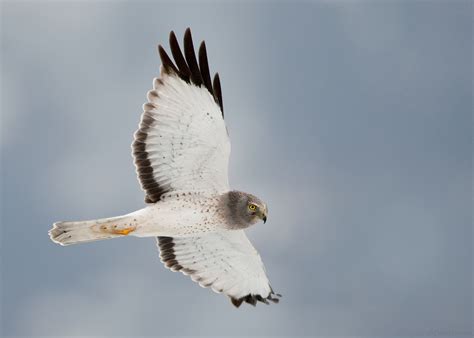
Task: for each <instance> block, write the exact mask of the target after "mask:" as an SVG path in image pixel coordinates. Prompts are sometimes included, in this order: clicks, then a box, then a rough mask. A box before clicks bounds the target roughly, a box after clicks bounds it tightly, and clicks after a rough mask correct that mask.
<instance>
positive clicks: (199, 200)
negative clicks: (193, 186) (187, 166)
mask: <svg viewBox="0 0 474 338" xmlns="http://www.w3.org/2000/svg"><path fill="white" fill-rule="evenodd" d="M218 201H219V200H218V197H208V196H206V195H203V194H199V193H179V194H177V193H172V194H167V195H165V196H163V199H162V200H160V201H159V202H157V203H155V204H153V205H150V206H148V207H147V208H145V214H144V221H143V222H142V225H141V226H140V227H139V228H138V229H137V230H136V231H135V235H136V236H138V237H148V236H193V235H197V234H202V233H207V232H213V231H216V230H217V229H222V227H223V224H224V222H225V219H224V217H223V213H222V211H220V210H219V206H218Z"/></svg>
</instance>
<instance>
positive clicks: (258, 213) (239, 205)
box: [219, 190, 268, 230]
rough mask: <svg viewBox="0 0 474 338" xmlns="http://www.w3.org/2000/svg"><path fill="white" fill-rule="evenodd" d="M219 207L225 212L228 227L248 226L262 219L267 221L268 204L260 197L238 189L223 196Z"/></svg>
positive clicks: (242, 227) (243, 227)
mask: <svg viewBox="0 0 474 338" xmlns="http://www.w3.org/2000/svg"><path fill="white" fill-rule="evenodd" d="M253 207H255V209H254V210H252V208H253ZM219 209H220V210H223V212H224V213H225V216H224V217H225V219H226V221H227V222H226V224H227V227H228V228H229V229H232V230H235V229H245V228H248V227H249V226H251V225H253V224H255V223H257V222H258V221H260V220H264V222H265V221H266V217H267V212H268V210H267V205H266V204H265V203H264V202H263V201H262V200H260V199H259V198H258V197H256V196H254V195H252V194H249V193H245V192H242V191H236V190H233V191H229V192H227V193H225V194H223V195H222V196H221V200H220V208H219Z"/></svg>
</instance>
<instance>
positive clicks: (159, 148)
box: [132, 29, 230, 203]
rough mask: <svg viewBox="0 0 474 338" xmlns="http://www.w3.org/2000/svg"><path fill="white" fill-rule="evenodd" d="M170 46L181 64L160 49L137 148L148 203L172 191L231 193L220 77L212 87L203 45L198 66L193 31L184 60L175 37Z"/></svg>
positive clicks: (188, 34)
mask: <svg viewBox="0 0 474 338" xmlns="http://www.w3.org/2000/svg"><path fill="white" fill-rule="evenodd" d="M170 46H171V52H172V55H173V58H174V60H175V62H176V65H175V64H174V63H173V61H172V60H171V59H170V57H169V56H168V54H167V53H166V51H165V50H164V48H163V47H162V46H159V47H158V51H159V54H160V58H161V61H162V67H161V74H160V78H157V79H154V81H153V89H152V90H150V91H149V92H148V94H147V99H148V102H147V103H145V104H144V105H143V111H144V112H143V114H142V118H141V122H140V125H139V129H138V130H137V132H136V133H135V140H134V142H133V144H132V148H133V156H134V159H135V161H134V162H135V166H136V169H137V174H138V178H139V180H140V183H141V186H142V188H143V190H145V192H146V198H145V201H146V202H147V203H155V202H157V201H158V200H159V199H160V197H161V196H162V195H163V194H165V193H168V192H175V191H176V192H179V191H210V192H214V193H215V192H223V191H227V190H228V189H229V183H228V177H227V176H228V174H227V169H228V168H227V167H228V161H229V155H230V141H229V138H228V134H227V129H226V126H225V122H224V119H223V108H222V94H221V87H220V81H219V77H218V75H217V74H216V77H215V78H214V83H213V85H212V84H211V81H210V72H209V65H208V61H207V53H206V47H205V44H204V43H202V44H201V47H200V50H199V65H198V62H197V59H196V55H195V53H194V47H193V42H192V37H191V31H190V30H189V29H187V30H186V33H185V36H184V51H185V54H184V56H183V53H182V52H181V49H180V47H179V44H178V41H177V39H176V36H175V34H174V33H173V32H171V33H170ZM216 78H217V82H216Z"/></svg>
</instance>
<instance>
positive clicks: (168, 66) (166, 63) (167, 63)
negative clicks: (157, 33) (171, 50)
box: [158, 45, 178, 73]
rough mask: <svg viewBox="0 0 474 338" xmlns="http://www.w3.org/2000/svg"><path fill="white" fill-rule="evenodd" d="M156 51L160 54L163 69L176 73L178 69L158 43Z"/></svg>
mask: <svg viewBox="0 0 474 338" xmlns="http://www.w3.org/2000/svg"><path fill="white" fill-rule="evenodd" d="M158 53H159V54H160V59H161V63H162V65H163V68H164V69H165V71H166V72H167V73H170V72H175V73H178V69H177V68H176V66H175V65H174V64H173V61H171V59H170V57H169V56H168V54H167V53H166V51H165V49H164V48H163V46H162V45H158Z"/></svg>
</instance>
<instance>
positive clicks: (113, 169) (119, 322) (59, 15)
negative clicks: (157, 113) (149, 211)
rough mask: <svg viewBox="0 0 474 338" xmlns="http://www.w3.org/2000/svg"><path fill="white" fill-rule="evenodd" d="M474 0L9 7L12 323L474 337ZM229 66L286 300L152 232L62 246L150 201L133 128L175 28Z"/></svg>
mask: <svg viewBox="0 0 474 338" xmlns="http://www.w3.org/2000/svg"><path fill="white" fill-rule="evenodd" d="M472 13H473V12H472V2H471V1H412V2H409V1H380V2H375V1H374V2H355V1H346V2H342V1H335V2H333V1H314V2H310V1H307V2H291V3H290V2H275V3H270V2H266V1H261V2H256V1H255V2H225V3H223V2H205V3H191V2H177V3H174V4H173V3H168V2H133V1H130V2H108V1H103V2H94V1H84V2H75V3H74V2H69V3H66V2H39V1H38V2H13V1H7V2H5V1H4V2H2V4H1V50H2V52H1V67H2V68H1V72H2V77H1V81H2V82H1V94H2V102H1V104H2V105H1V113H2V115H1V156H2V157H1V179H2V187H1V206H2V218H1V225H2V229H1V230H2V232H1V260H2V262H1V263H2V264H1V273H2V276H1V282H2V283H1V286H2V313H1V317H2V322H1V328H2V333H3V334H4V335H6V336H7V335H27V336H35V335H47V336H51V335H62V336H64V335H103V336H106V335H119V334H121V335H195V334H200V335H219V336H221V335H235V336H246V335H289V336H294V335H377V336H380V335H383V336H389V335H397V336H403V335H405V336H416V335H430V336H432V335H436V336H443V335H446V336H464V335H465V336H471V335H472V328H471V320H472V292H473V289H472V274H471V272H472V211H471V208H472V191H471V189H472V185H471V184H472V115H471V114H472V95H473V91H472V77H473V68H472V34H473V33H472ZM188 26H189V27H191V28H192V30H193V35H194V39H195V43H197V42H198V41H200V40H202V39H205V40H206V42H207V47H208V55H209V59H210V66H211V70H213V71H219V73H220V75H221V79H222V86H223V95H224V106H225V111H226V121H227V125H228V128H229V132H230V135H231V140H232V154H231V163H230V175H231V178H230V180H231V185H232V186H233V187H234V188H238V189H241V190H245V191H249V192H252V193H254V194H256V195H258V196H260V197H261V198H262V199H264V200H265V201H266V202H267V203H268V205H269V210H270V215H269V222H267V224H265V225H263V224H259V225H257V226H255V227H254V228H252V229H250V230H249V231H248V235H249V237H250V238H251V240H252V241H253V243H254V245H255V246H256V248H257V249H258V250H259V251H260V253H261V256H262V258H263V260H264V262H265V265H266V268H267V272H268V275H269V277H270V279H271V282H272V285H273V287H274V289H275V290H276V291H278V292H281V293H282V294H283V299H282V302H281V303H280V304H278V305H276V306H273V305H272V306H268V307H267V306H258V307H256V308H252V307H243V308H240V309H238V310H236V309H234V308H233V307H232V306H231V305H230V303H229V302H228V300H227V299H226V298H225V297H223V296H221V295H216V294H214V293H213V292H211V291H209V290H207V289H201V288H199V287H198V286H197V285H196V284H194V283H192V282H191V281H190V280H189V279H188V278H187V277H184V276H182V275H181V274H177V273H171V272H169V271H168V270H166V269H165V268H164V267H163V266H162V265H161V263H160V262H159V259H158V252H157V250H156V248H155V243H154V240H153V239H136V238H125V239H119V240H113V241H105V242H96V243H91V244H86V245H79V246H72V247H66V248H64V247H60V246H58V245H55V244H54V243H52V242H50V240H49V238H48V236H47V231H48V229H49V228H50V226H51V224H52V223H53V222H54V221H57V220H80V219H91V218H99V217H106V216H113V215H118V214H123V213H126V212H130V211H133V210H136V209H139V208H141V207H142V206H143V193H142V192H141V190H140V188H139V185H138V182H137V179H136V176H135V169H134V166H133V163H132V159H131V155H130V153H131V149H130V144H131V142H132V134H133V132H134V131H135V129H136V127H137V125H138V121H139V117H140V113H141V105H142V103H143V102H144V101H145V93H146V92H147V90H149V89H150V88H151V84H152V78H153V77H154V76H156V75H157V74H158V70H159V64H160V62H159V58H158V56H157V53H156V44H158V43H162V44H164V45H165V46H166V47H168V44H167V40H168V33H169V31H170V30H171V29H173V30H175V31H176V33H177V34H178V35H182V34H183V32H184V29H185V28H186V27H188Z"/></svg>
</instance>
